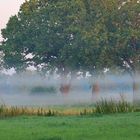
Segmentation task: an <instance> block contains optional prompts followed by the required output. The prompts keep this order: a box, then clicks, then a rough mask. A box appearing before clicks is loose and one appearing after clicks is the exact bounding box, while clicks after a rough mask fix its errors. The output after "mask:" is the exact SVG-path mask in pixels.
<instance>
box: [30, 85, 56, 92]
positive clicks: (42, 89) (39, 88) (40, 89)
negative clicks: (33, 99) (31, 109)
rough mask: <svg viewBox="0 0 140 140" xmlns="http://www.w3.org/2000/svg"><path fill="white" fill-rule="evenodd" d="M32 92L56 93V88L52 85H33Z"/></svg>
mask: <svg viewBox="0 0 140 140" xmlns="http://www.w3.org/2000/svg"><path fill="white" fill-rule="evenodd" d="M31 93H32V94H42V93H43V94H54V93H56V88H55V87H53V86H50V87H43V86H37V87H33V88H32V89H31Z"/></svg>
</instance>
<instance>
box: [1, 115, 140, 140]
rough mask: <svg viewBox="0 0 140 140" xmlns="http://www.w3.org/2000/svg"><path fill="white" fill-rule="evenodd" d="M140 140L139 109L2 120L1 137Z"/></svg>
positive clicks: (8, 139)
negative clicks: (107, 113) (96, 113)
mask: <svg viewBox="0 0 140 140" xmlns="http://www.w3.org/2000/svg"><path fill="white" fill-rule="evenodd" d="M112 138H113V140H132V139H133V140H139V139H140V112H135V113H125V114H112V115H101V114H100V115H92V116H67V117H66V116H65V117H60V116H59V117H39V116H34V117H30V116H20V117H13V118H5V119H1V120H0V139H1V140H93V139H96V140H112Z"/></svg>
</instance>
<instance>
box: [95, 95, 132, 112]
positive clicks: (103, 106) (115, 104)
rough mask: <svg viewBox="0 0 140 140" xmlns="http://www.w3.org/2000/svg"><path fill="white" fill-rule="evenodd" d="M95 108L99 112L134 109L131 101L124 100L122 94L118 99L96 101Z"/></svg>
mask: <svg viewBox="0 0 140 140" xmlns="http://www.w3.org/2000/svg"><path fill="white" fill-rule="evenodd" d="M95 109H96V110H95V112H96V113H101V114H107V113H123V112H133V111H135V109H134V106H133V105H132V104H131V103H129V102H127V101H125V99H124V97H123V96H121V99H120V100H119V101H114V100H113V99H110V100H106V99H101V100H100V101H98V102H96V104H95Z"/></svg>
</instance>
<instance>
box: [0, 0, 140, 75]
mask: <svg viewBox="0 0 140 140" xmlns="http://www.w3.org/2000/svg"><path fill="white" fill-rule="evenodd" d="M2 36H3V38H4V40H3V42H2V45H1V51H2V52H3V54H4V57H3V62H4V66H5V67H6V68H12V67H14V68H15V69H16V70H17V71H19V70H23V69H25V68H27V67H28V66H30V65H33V66H35V67H36V68H38V69H39V68H41V70H43V69H47V70H52V71H53V70H56V69H57V70H58V72H62V73H68V72H71V71H80V70H81V71H90V72H91V73H94V72H97V71H102V72H103V71H104V69H106V68H108V69H111V68H120V69H123V70H125V71H131V72H135V71H136V70H139V69H140V4H139V2H138V1H137V0H131V1H126V2H125V3H123V1H116V0H100V1H99V0H59V1H58V0H29V1H26V2H25V3H23V4H22V5H21V7H20V10H19V12H18V14H17V15H15V16H12V17H11V18H10V19H9V22H8V23H7V26H6V28H5V29H3V30H2Z"/></svg>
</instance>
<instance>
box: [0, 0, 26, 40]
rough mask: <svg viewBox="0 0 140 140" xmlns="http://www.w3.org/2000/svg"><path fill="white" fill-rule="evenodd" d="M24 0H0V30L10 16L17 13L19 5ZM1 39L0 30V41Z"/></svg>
mask: <svg viewBox="0 0 140 140" xmlns="http://www.w3.org/2000/svg"><path fill="white" fill-rule="evenodd" d="M24 1H25V0H0V30H1V29H2V28H5V26H6V23H7V22H8V19H9V17H10V16H13V15H15V14H17V13H18V11H19V8H20V5H21V4H22V3H23V2H24ZM1 40H2V37H1V31H0V41H1Z"/></svg>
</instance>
